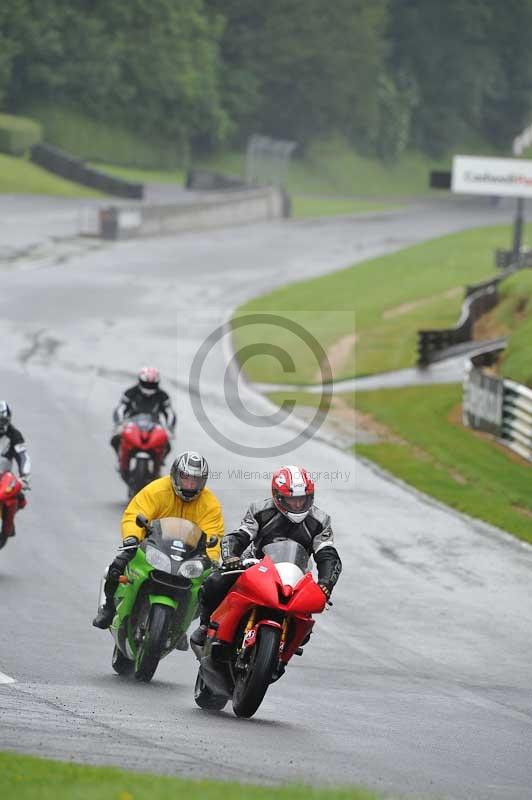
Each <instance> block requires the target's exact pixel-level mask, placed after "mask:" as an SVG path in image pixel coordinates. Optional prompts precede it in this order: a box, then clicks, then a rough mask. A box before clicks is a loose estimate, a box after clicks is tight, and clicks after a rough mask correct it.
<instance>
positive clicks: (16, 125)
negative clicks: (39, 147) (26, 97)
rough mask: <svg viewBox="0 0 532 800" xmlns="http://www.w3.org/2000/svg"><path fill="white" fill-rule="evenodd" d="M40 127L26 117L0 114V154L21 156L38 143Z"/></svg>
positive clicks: (40, 132)
mask: <svg viewBox="0 0 532 800" xmlns="http://www.w3.org/2000/svg"><path fill="white" fill-rule="evenodd" d="M41 137H42V130H41V126H40V124H39V123H38V122H35V121H34V120H32V119H28V117H14V116H11V115H10V114H0V153H8V155H11V156H22V155H24V154H25V153H27V152H28V150H29V149H30V147H33V145H35V144H37V143H38V142H40V140H41Z"/></svg>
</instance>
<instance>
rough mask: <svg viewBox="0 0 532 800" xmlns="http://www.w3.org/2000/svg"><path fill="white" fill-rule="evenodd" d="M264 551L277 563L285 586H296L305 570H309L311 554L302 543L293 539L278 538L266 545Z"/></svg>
mask: <svg viewBox="0 0 532 800" xmlns="http://www.w3.org/2000/svg"><path fill="white" fill-rule="evenodd" d="M263 552H264V555H265V556H268V557H269V558H271V560H272V561H273V563H274V564H275V567H276V569H277V572H278V573H279V577H280V578H281V581H282V583H283V584H284V585H285V586H295V585H296V583H297V582H298V581H299V580H300V579H301V578H302V577H303V575H304V574H305V572H309V569H310V568H309V554H308V553H307V551H306V549H305V548H304V547H303V545H302V544H299V542H294V540H293V539H278V540H277V541H275V542H272V543H271V544H267V545H265V546H264V547H263Z"/></svg>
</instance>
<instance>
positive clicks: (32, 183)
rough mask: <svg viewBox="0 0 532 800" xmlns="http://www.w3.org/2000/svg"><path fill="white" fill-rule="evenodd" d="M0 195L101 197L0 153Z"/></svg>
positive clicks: (25, 161)
mask: <svg viewBox="0 0 532 800" xmlns="http://www.w3.org/2000/svg"><path fill="white" fill-rule="evenodd" d="M0 194H50V195H63V196H65V197H101V196H102V195H101V194H100V192H95V191H93V190H92V189H87V188H86V187H85V186H79V185H78V184H77V183H72V182H71V181H65V180H64V179H63V178H59V177H57V176H56V175H52V173H51V172H47V171H46V170H45V169H42V168H41V167H38V166H37V165H36V164H32V163H31V161H28V160H27V159H24V158H15V157H13V156H6V155H3V154H2V153H0Z"/></svg>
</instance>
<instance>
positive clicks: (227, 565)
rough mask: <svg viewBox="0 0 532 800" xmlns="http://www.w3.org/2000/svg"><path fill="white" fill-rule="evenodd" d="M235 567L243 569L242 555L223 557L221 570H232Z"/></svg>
mask: <svg viewBox="0 0 532 800" xmlns="http://www.w3.org/2000/svg"><path fill="white" fill-rule="evenodd" d="M235 569H243V566H242V559H241V558H240V556H228V557H227V558H224V559H223V561H222V566H221V567H220V571H221V572H230V571H233V570H235Z"/></svg>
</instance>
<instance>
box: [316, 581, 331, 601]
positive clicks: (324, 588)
mask: <svg viewBox="0 0 532 800" xmlns="http://www.w3.org/2000/svg"><path fill="white" fill-rule="evenodd" d="M318 586H319V587H320V589H321V591H322V592H323V594H324V595H325V597H326V598H327V600H329V598H330V596H331V591H332V589H331V587H330V586H328V585H327V584H326V583H318Z"/></svg>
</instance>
